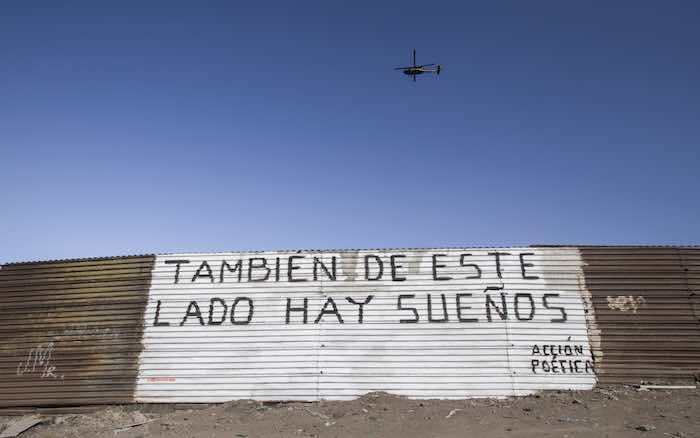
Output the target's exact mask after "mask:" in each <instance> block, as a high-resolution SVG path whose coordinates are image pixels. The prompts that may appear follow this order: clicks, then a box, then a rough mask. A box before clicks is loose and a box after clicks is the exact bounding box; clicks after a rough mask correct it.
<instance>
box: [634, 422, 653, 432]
mask: <svg viewBox="0 0 700 438" xmlns="http://www.w3.org/2000/svg"><path fill="white" fill-rule="evenodd" d="M635 429H637V430H641V431H642V432H651V431H652V430H656V426H654V425H653V424H640V425H639V426H637V427H635Z"/></svg>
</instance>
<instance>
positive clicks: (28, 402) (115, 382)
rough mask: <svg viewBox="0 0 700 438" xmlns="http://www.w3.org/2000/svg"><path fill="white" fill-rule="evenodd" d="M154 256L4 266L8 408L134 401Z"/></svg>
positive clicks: (0, 369) (0, 351) (0, 387)
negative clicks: (144, 315)
mask: <svg viewBox="0 0 700 438" xmlns="http://www.w3.org/2000/svg"><path fill="white" fill-rule="evenodd" d="M152 267H153V257H123V258H111V259H95V260H79V261H56V262H42V263H20V264H10V265H2V266H1V267H0V312H1V314H2V316H3V317H2V319H0V333H1V334H2V343H0V394H1V396H0V406H2V407H8V406H51V405H71V404H73V405H80V404H99V403H128V402H132V401H133V393H134V386H135V382H136V376H137V374H138V360H137V359H138V355H139V353H140V351H141V345H142V344H141V339H142V333H143V312H144V308H145V305H146V302H147V300H148V287H149V283H150V272H151V269H152Z"/></svg>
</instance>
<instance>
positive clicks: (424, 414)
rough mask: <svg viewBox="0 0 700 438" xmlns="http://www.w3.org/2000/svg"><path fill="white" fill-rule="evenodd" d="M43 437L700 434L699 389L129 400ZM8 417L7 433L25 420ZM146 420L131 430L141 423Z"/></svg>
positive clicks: (42, 430)
mask: <svg viewBox="0 0 700 438" xmlns="http://www.w3.org/2000/svg"><path fill="white" fill-rule="evenodd" d="M39 415H40V416H41V418H42V419H43V421H42V423H41V424H38V425H36V426H34V427H32V428H31V429H29V430H27V431H25V432H24V433H22V434H21V435H20V437H21V438H39V437H45V438H48V437H81V438H82V437H96V438H102V437H104V438H106V437H110V438H115V437H116V438H150V437H158V438H160V437H163V438H165V437H173V438H190V437H197V438H199V437H202V438H203V437H207V438H209V437H211V438H223V437H226V438H229V437H230V438H248V437H249V438H268V437H319V438H325V437H329V438H330V437H383V438H393V437H400V438H412V437H416V438H417V437H421V438H430V437H477V438H496V437H533V438H534V437H538V438H539V437H595V438H601V437H616V438H618V437H650V438H651V437H679V438H690V437H700V391H698V390H688V389H685V390H651V391H639V390H637V389H635V388H631V387H614V388H598V389H595V390H593V391H585V392H566V391H563V392H546V393H541V394H537V395H533V396H529V397H521V398H509V399H498V400H496V399H467V400H457V401H447V400H409V399H405V398H401V397H395V396H391V395H388V394H384V393H372V394H368V395H366V396H364V397H362V398H360V399H357V400H353V401H346V402H315V403H299V402H289V403H260V402H253V401H250V400H242V401H235V402H229V403H225V404H212V405H126V406H110V407H104V408H100V409H99V410H96V411H94V412H91V413H87V414H62V415H47V414H39ZM19 418H22V417H18V416H14V417H8V416H5V417H0V430H2V429H3V428H4V425H7V424H10V423H12V422H13V421H16V420H18V419H19ZM143 422H145V424H141V425H138V426H133V427H129V426H130V425H133V424H136V423H143Z"/></svg>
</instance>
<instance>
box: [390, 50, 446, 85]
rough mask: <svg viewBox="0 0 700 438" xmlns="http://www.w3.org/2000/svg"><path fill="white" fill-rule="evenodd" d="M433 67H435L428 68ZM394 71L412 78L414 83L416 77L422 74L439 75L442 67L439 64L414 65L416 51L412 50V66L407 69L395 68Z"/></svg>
mask: <svg viewBox="0 0 700 438" xmlns="http://www.w3.org/2000/svg"><path fill="white" fill-rule="evenodd" d="M434 65H437V67H435V68H428V67H432V66H434ZM394 70H402V71H403V74H405V75H409V76H413V82H416V75H422V74H423V73H435V74H438V75H439V74H440V70H442V67H441V66H440V64H423V65H416V49H413V65H412V66H409V67H396V68H395V69H394Z"/></svg>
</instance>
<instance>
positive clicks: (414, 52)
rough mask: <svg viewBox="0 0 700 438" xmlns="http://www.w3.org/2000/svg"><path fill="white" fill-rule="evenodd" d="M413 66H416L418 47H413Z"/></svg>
mask: <svg viewBox="0 0 700 438" xmlns="http://www.w3.org/2000/svg"><path fill="white" fill-rule="evenodd" d="M413 66H414V67H415V66H416V49H413Z"/></svg>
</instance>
